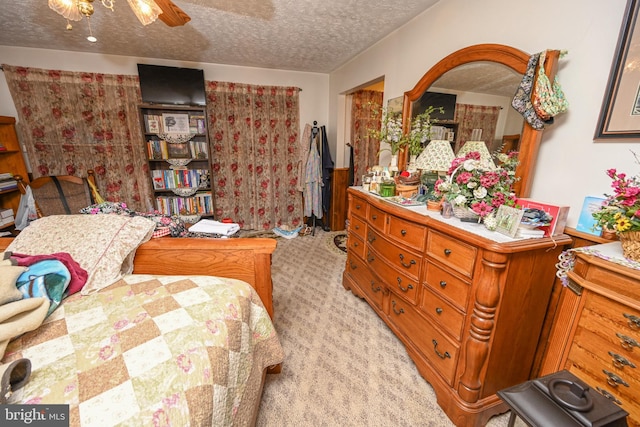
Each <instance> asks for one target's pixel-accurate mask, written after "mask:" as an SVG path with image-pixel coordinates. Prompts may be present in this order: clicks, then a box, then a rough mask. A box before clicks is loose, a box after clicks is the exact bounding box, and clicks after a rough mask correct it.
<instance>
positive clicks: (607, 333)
mask: <svg viewBox="0 0 640 427" xmlns="http://www.w3.org/2000/svg"><path fill="white" fill-rule="evenodd" d="M583 249H584V248H582V249H581V250H583ZM574 254H575V263H574V266H573V269H570V270H569V271H568V273H567V277H568V279H569V280H568V282H567V287H566V288H564V289H563V290H562V293H561V295H560V301H559V310H558V314H557V320H556V321H555V322H554V325H553V328H552V330H551V335H550V339H549V344H548V346H547V352H546V354H545V357H544V360H543V364H542V372H541V374H543V375H544V374H547V373H551V372H555V371H557V370H560V369H567V370H569V371H571V372H572V373H573V374H574V375H576V376H577V377H579V378H580V379H582V380H583V381H585V382H586V383H587V384H589V385H591V386H592V387H594V388H596V389H597V390H599V391H600V392H601V393H602V394H604V395H605V396H607V397H609V398H610V399H611V400H613V401H615V402H616V403H618V404H619V405H620V406H621V407H622V408H623V409H624V410H626V411H627V412H628V413H629V418H628V420H627V421H628V423H629V425H632V426H640V270H636V269H633V268H630V267H627V266H624V265H621V264H619V263H616V262H612V261H608V260H607V259H605V258H608V259H611V258H619V259H622V249H621V247H620V243H619V242H616V243H609V244H605V245H596V246H591V247H589V248H586V250H585V251H584V252H581V251H580V250H578V251H576V252H575V253H574ZM603 255H604V257H603Z"/></svg>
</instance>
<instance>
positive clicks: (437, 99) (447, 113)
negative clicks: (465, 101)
mask: <svg viewBox="0 0 640 427" xmlns="http://www.w3.org/2000/svg"><path fill="white" fill-rule="evenodd" d="M429 106H433V107H436V108H438V107H442V108H443V109H444V113H440V111H434V112H433V113H432V114H431V118H432V119H438V120H451V121H452V120H453V119H454V117H455V114H456V95H455V94H452V93H439V92H425V93H423V94H422V96H421V97H420V98H419V99H418V100H417V101H415V102H414V104H413V108H412V109H411V113H412V116H413V117H415V116H417V115H418V114H420V113H423V112H424V111H425V110H426V109H427V108H429Z"/></svg>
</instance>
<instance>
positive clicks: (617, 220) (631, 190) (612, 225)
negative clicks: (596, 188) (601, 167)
mask: <svg viewBox="0 0 640 427" xmlns="http://www.w3.org/2000/svg"><path fill="white" fill-rule="evenodd" d="M634 155H635V154H634ZM607 176H608V177H609V178H611V179H612V183H611V187H612V188H613V194H611V195H607V194H605V197H606V199H605V201H604V202H603V203H602V206H601V207H600V209H599V210H598V211H596V212H594V213H593V214H592V216H593V217H594V218H595V220H596V223H597V225H599V226H600V227H602V229H603V230H605V229H609V230H614V231H615V232H616V233H617V234H618V237H620V241H621V242H622V250H623V254H624V256H625V257H627V258H629V259H632V260H634V261H640V178H638V177H637V176H634V177H627V175H626V174H624V173H621V172H618V171H617V170H616V169H609V170H607Z"/></svg>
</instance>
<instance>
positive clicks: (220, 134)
mask: <svg viewBox="0 0 640 427" xmlns="http://www.w3.org/2000/svg"><path fill="white" fill-rule="evenodd" d="M299 91H300V90H299V89H298V88H294V87H276V86H255V85H249V84H238V83H228V82H206V96H207V114H208V122H209V123H208V125H209V139H210V147H211V156H210V157H211V166H212V168H211V169H212V173H213V180H212V185H213V187H214V191H215V196H214V197H215V201H216V216H218V217H229V218H232V219H233V220H234V221H235V222H237V223H239V224H240V226H241V228H244V229H255V230H269V229H272V228H274V227H281V226H283V225H286V226H292V227H296V226H299V225H302V222H303V218H302V197H301V195H300V192H299V191H298V190H297V189H296V187H297V183H298V169H297V163H298V158H299V154H298V150H299V143H298V140H299V137H300V136H299V132H300V119H299V110H300V107H299Z"/></svg>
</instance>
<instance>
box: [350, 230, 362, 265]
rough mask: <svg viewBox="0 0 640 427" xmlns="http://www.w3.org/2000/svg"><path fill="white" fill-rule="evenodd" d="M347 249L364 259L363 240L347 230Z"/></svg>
mask: <svg viewBox="0 0 640 427" xmlns="http://www.w3.org/2000/svg"><path fill="white" fill-rule="evenodd" d="M347 250H348V251H349V252H350V253H351V252H353V254H354V255H357V256H359V257H360V258H362V259H364V250H365V244H364V240H362V239H361V238H360V237H359V236H358V235H356V234H354V233H352V232H349V234H347Z"/></svg>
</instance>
